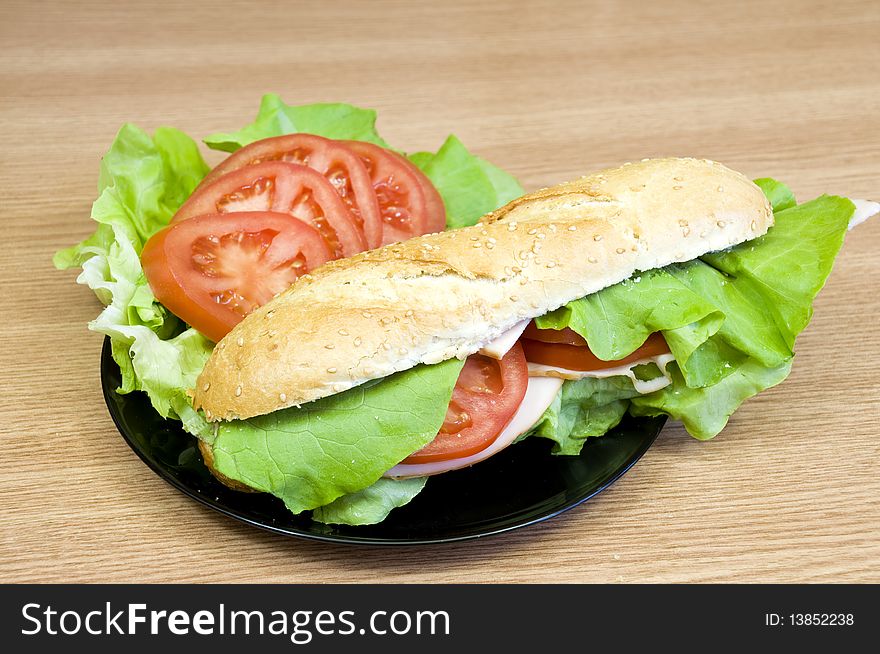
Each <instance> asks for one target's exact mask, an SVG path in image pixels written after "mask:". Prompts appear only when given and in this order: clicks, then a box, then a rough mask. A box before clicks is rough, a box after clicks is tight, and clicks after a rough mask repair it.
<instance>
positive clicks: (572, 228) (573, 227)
mask: <svg viewBox="0 0 880 654" xmlns="http://www.w3.org/2000/svg"><path fill="white" fill-rule="evenodd" d="M568 231H570V232H576V231H577V227H575V226H574V225H569V226H568Z"/></svg>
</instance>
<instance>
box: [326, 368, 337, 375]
mask: <svg viewBox="0 0 880 654" xmlns="http://www.w3.org/2000/svg"><path fill="white" fill-rule="evenodd" d="M327 372H329V373H330V374H331V375H332V374H333V373H334V372H336V368H327Z"/></svg>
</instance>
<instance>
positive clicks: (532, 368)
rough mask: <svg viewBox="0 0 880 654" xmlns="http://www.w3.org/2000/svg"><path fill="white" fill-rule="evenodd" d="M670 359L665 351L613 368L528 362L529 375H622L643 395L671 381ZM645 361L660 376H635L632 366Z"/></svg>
mask: <svg viewBox="0 0 880 654" xmlns="http://www.w3.org/2000/svg"><path fill="white" fill-rule="evenodd" d="M672 361H675V357H674V356H673V355H672V354H671V353H669V352H667V353H666V354H658V355H656V356H652V357H645V358H644V359H639V360H638V361H633V362H632V363H627V364H625V365H622V366H615V367H614V368H605V369H604V370H569V369H568V368H560V367H558V366H546V365H544V364H542V363H531V362H529V376H530V377H554V378H559V379H586V378H587V377H592V378H594V379H602V378H604V377H618V376H624V377H629V378H630V380H631V381H632V385H633V388H635V389H636V390H637V391H638V392H639V393H641V394H642V395H645V394H646V393H653V392H654V391H659V390H660V389H661V388H666V387H667V386H669V384H671V383H672V379H671V378H670V377H669V374H668V373H667V372H666V366H668V365H669V363H670V362H672ZM647 363H653V364H656V365H657V367H658V368H660V372H661V373H663V374H662V376H660V377H657V378H655V379H651V380H648V381H645V380H643V379H639V378H638V377H636V374H635V372H633V368H635V367H636V366H641V365H644V364H647Z"/></svg>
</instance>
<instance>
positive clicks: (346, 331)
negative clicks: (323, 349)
mask: <svg viewBox="0 0 880 654" xmlns="http://www.w3.org/2000/svg"><path fill="white" fill-rule="evenodd" d="M339 335H340V336H348V330H345V329H340V330H339Z"/></svg>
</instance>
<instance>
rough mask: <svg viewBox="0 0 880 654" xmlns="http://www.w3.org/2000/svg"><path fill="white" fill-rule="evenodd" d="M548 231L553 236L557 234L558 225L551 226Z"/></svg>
mask: <svg viewBox="0 0 880 654" xmlns="http://www.w3.org/2000/svg"><path fill="white" fill-rule="evenodd" d="M548 229H549V230H550V233H551V234H555V233H556V225H553V224H551V225H550V227H549V228H548Z"/></svg>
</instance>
